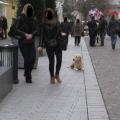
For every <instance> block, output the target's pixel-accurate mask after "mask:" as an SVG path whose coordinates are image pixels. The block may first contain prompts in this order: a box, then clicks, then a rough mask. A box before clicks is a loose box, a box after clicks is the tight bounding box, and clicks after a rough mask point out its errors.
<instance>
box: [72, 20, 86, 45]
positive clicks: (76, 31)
mask: <svg viewBox="0 0 120 120" xmlns="http://www.w3.org/2000/svg"><path fill="white" fill-rule="evenodd" d="M83 33H84V27H83V25H82V22H81V21H80V20H79V19H77V20H76V22H75V24H74V26H73V36H74V37H75V46H79V44H80V40H81V36H82V34H83Z"/></svg>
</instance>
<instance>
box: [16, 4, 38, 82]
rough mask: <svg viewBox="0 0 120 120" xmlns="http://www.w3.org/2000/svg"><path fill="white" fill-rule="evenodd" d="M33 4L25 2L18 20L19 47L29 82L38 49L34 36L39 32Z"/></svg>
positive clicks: (25, 74)
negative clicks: (36, 48)
mask: <svg viewBox="0 0 120 120" xmlns="http://www.w3.org/2000/svg"><path fill="white" fill-rule="evenodd" d="M33 12H34V11H33V7H32V5H31V4H29V3H27V4H25V6H24V8H23V11H22V14H21V16H20V17H19V18H18V19H17V22H16V32H17V35H19V36H20V38H19V47H20V50H21V53H22V55H23V58H24V69H25V72H24V76H25V77H26V82H27V83H32V76H31V72H32V69H33V66H34V63H35V58H36V50H35V45H34V36H35V34H36V33H37V29H36V24H35V20H34V18H33V17H34V16H33Z"/></svg>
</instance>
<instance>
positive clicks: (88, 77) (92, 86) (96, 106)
mask: <svg viewBox="0 0 120 120" xmlns="http://www.w3.org/2000/svg"><path fill="white" fill-rule="evenodd" d="M81 42H82V53H83V58H84V63H85V64H84V69H85V70H84V76H85V87H86V95H87V106H88V116H89V120H109V118H108V114H107V111H106V108H105V105H104V101H103V98H102V95H101V92H100V89H99V86H98V82H97V78H96V75H95V72H94V68H93V65H92V61H91V58H90V56H89V53H88V49H87V47H86V44H85V41H84V39H82V41H81Z"/></svg>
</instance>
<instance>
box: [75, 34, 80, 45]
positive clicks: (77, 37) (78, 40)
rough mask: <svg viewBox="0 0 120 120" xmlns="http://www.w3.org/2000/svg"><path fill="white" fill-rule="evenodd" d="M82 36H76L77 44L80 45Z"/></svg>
mask: <svg viewBox="0 0 120 120" xmlns="http://www.w3.org/2000/svg"><path fill="white" fill-rule="evenodd" d="M80 39H81V37H80V36H75V45H79V44H80Z"/></svg>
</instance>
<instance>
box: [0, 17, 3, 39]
mask: <svg viewBox="0 0 120 120" xmlns="http://www.w3.org/2000/svg"><path fill="white" fill-rule="evenodd" d="M0 39H3V29H2V16H1V17H0Z"/></svg>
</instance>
